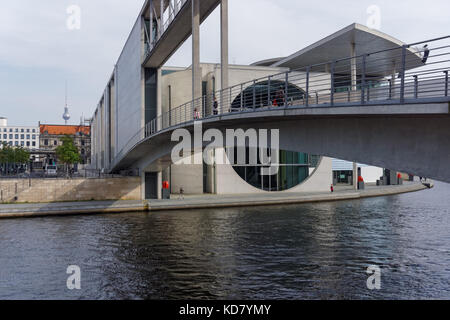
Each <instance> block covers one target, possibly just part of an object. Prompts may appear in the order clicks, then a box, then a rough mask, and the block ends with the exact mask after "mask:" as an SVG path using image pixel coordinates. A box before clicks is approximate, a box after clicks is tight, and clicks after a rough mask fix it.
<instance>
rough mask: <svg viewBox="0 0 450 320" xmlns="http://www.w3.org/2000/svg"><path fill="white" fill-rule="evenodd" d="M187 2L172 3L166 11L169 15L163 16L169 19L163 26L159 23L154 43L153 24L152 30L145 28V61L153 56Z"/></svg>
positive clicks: (174, 0)
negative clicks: (151, 35) (151, 34)
mask: <svg viewBox="0 0 450 320" xmlns="http://www.w3.org/2000/svg"><path fill="white" fill-rule="evenodd" d="M187 1H188V0H173V3H172V1H171V2H170V5H169V7H168V8H167V9H166V11H165V13H166V12H167V14H163V17H164V16H165V17H166V18H167V19H164V23H163V24H162V25H160V24H159V23H158V27H157V30H156V33H155V35H154V38H153V39H152V41H150V32H153V31H152V25H151V23H152V22H150V30H148V29H147V27H145V52H144V57H143V61H145V60H146V59H147V58H148V57H149V56H150V55H151V53H152V51H153V49H154V48H155V46H156V44H157V43H158V41H159V40H160V39H161V38H162V36H163V35H164V33H165V32H166V31H167V29H169V26H170V25H171V24H172V22H173V20H175V18H176V16H177V15H178V13H179V12H180V11H181V10H182V9H183V6H184V5H185V4H186V3H187ZM144 26H145V24H144Z"/></svg>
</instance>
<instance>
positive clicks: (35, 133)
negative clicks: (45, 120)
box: [0, 117, 39, 150]
mask: <svg viewBox="0 0 450 320" xmlns="http://www.w3.org/2000/svg"><path fill="white" fill-rule="evenodd" d="M3 143H7V144H9V145H10V146H13V147H22V148H25V149H29V150H35V149H38V148H39V127H37V126H36V127H33V126H8V119H7V118H4V117H0V145H2V144H3Z"/></svg>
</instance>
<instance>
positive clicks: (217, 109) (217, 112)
mask: <svg viewBox="0 0 450 320" xmlns="http://www.w3.org/2000/svg"><path fill="white" fill-rule="evenodd" d="M213 114H214V115H217V114H219V104H218V103H217V99H216V98H214V103H213Z"/></svg>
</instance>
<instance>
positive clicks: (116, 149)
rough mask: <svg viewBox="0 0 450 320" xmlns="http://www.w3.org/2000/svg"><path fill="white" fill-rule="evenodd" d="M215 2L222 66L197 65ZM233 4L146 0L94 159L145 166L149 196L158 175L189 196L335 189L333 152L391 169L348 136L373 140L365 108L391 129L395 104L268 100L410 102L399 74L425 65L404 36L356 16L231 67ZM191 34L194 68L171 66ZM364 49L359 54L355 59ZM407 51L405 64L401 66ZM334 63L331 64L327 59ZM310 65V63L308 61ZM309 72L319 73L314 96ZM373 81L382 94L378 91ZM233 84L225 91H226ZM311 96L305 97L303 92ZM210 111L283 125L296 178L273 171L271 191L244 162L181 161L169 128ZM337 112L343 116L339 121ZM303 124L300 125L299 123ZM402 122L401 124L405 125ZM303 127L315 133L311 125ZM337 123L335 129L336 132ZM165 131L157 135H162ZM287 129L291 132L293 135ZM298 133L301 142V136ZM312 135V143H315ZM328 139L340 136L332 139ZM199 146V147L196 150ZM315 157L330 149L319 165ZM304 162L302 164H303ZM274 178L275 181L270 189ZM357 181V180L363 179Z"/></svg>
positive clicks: (227, 121) (157, 190) (108, 94)
mask: <svg viewBox="0 0 450 320" xmlns="http://www.w3.org/2000/svg"><path fill="white" fill-rule="evenodd" d="M218 5H220V13H221V14H220V16H221V63H219V64H205V63H200V61H201V60H200V50H199V44H200V41H201V39H200V33H199V26H200V23H201V22H202V21H204V19H206V17H207V16H208V15H209V14H210V13H211V12H212V10H214V9H215V8H216V7H217V6H218ZM227 8H228V3H227V1H226V0H222V1H215V0H205V1H199V0H181V1H167V0H153V1H152V0H148V1H146V2H145V3H144V6H143V9H142V10H141V12H140V14H139V16H138V19H137V21H136V23H135V25H134V27H133V29H132V31H131V33H130V36H129V38H128V40H127V42H126V44H125V47H124V49H123V51H122V53H121V55H120V57H119V59H118V61H117V64H116V66H115V68H114V71H113V73H112V76H111V78H110V81H109V82H108V84H107V86H106V88H105V90H104V92H103V94H102V97H101V99H100V101H99V103H98V105H97V108H96V111H95V113H94V116H93V120H92V167H94V168H96V169H104V170H105V171H121V170H131V169H139V170H140V173H141V181H142V185H143V188H141V190H142V198H160V197H161V196H162V193H161V187H162V181H169V182H170V185H171V189H172V190H171V191H172V192H174V193H177V192H178V191H180V190H181V189H183V191H184V192H185V193H190V194H200V193H217V194H233V193H261V192H266V191H267V190H271V191H280V190H283V192H299V191H310V192H313V191H327V190H329V188H330V185H331V183H333V174H332V171H333V165H332V160H331V158H328V157H339V156H342V158H343V159H344V158H345V159H347V160H351V161H353V162H354V165H353V166H352V170H353V173H354V174H353V178H354V179H356V178H357V175H356V171H357V168H358V166H357V165H356V162H359V161H365V159H368V160H370V161H369V162H368V163H373V164H375V165H383V166H384V165H386V161H383V160H380V159H379V156H380V154H381V153H380V154H376V153H375V154H372V153H371V152H368V153H367V154H363V155H362V156H361V157H360V155H359V154H356V155H355V152H354V150H352V148H354V147H355V146H357V145H359V144H360V141H359V140H358V141H353V140H352V139H349V137H347V134H348V133H350V132H352V133H353V134H354V135H355V136H354V137H355V139H357V138H358V137H359V138H361V137H362V136H364V137H366V139H368V140H367V141H369V140H370V139H372V138H371V135H370V134H369V133H367V135H365V134H360V133H359V132H357V131H356V132H355V130H356V129H357V128H359V122H358V121H356V119H355V117H356V118H358V117H365V115H364V114H365V113H367V112H368V113H370V112H372V111H374V110H378V111H377V112H379V114H378V115H379V116H380V117H381V118H383V119H385V120H386V122H384V123H379V122H376V121H374V122H373V123H372V122H370V123H368V124H367V125H368V128H370V127H371V126H372V127H373V129H374V130H375V129H380V128H384V125H385V123H387V122H389V121H390V119H389V117H391V115H392V111H391V110H388V111H387V109H386V108H385V106H383V105H380V106H378V107H374V108H373V109H364V110H361V109H358V110H357V109H355V110H354V112H350V113H345V112H346V111H343V110H344V109H339V110H338V109H333V111H331V109H325V108H318V109H319V110H314V111H313V110H309V109H305V110H301V109H299V110H290V111H286V110H279V111H276V110H275V111H274V110H270V112H269V111H267V113H266V111H265V110H264V108H269V109H270V108H271V107H278V106H279V105H281V104H284V105H285V106H288V105H291V106H295V105H305V106H308V104H309V103H310V104H312V102H311V101H312V100H314V104H316V105H325V106H327V107H330V106H331V107H333V106H334V103H336V102H340V101H343V102H344V101H345V102H346V103H350V104H351V103H361V101H363V102H364V103H365V101H366V99H367V100H371V101H372V100H377V99H379V97H384V96H385V95H389V97H390V99H396V98H397V96H398V97H400V99H404V92H403V90H405V88H406V86H405V83H404V82H405V81H404V79H403V80H401V81H400V80H397V79H398V78H397V72H398V70H400V69H401V68H402V70H403V71H402V72H403V74H404V72H405V70H410V69H414V68H416V67H419V66H422V65H423V62H422V56H421V55H420V54H419V51H418V50H416V49H413V48H409V47H408V48H407V47H406V46H405V45H404V44H403V43H402V42H400V41H399V40H397V39H394V38H392V37H390V36H388V35H386V34H383V33H380V32H378V31H374V30H371V29H368V28H366V27H364V26H361V25H358V24H352V25H350V26H348V27H347V28H344V29H342V30H340V31H338V32H336V33H335V34H333V35H331V36H329V37H327V38H324V39H322V40H320V41H318V42H317V43H315V44H313V45H311V46H309V47H307V48H305V49H302V50H300V51H298V52H297V53H294V54H293V55H291V56H289V57H285V58H270V59H267V60H264V61H261V62H257V63H255V64H253V65H251V66H240V65H229V64H228V10H227ZM189 35H192V43H193V44H192V64H191V66H190V67H185V68H176V67H168V66H164V63H165V62H166V61H167V60H168V59H169V58H170V56H171V55H172V54H173V53H174V52H175V51H176V49H177V48H178V47H179V46H180V45H181V44H182V43H183V42H184V41H185V40H186V39H187V38H188V37H189ZM391 48H393V50H391ZM372 50H386V51H385V52H384V53H383V56H382V58H383V59H385V60H387V61H389V63H382V64H377V60H380V59H379V58H377V56H376V55H375V56H372V55H364V54H365V53H369V52H371V51H372ZM402 50H403V51H402ZM399 53H400V54H399ZM361 54H362V56H359V57H357V56H356V55H361ZM349 56H352V58H351V59H350V60H349V62H342V61H341V60H340V59H343V58H346V57H349ZM402 56H403V61H402V58H401V57H402ZM405 57H406V58H407V61H408V63H407V64H405V63H404V62H405ZM330 60H331V61H333V62H332V63H328V61H330ZM362 62H363V63H362ZM402 62H403V66H402ZM307 65H310V66H312V67H308V68H304V67H305V66H307ZM361 66H363V67H361ZM285 76H286V78H285ZM287 77H289V78H287ZM311 78H314V92H313V93H312V91H311V87H312V86H313V84H312V80H311ZM286 79H287V80H286ZM387 81H389V87H387V86H383V85H382V83H386V82H387ZM397 82H401V84H402V86H401V88H402V89H401V90H400V89H397V88H398V86H397ZM366 83H370V85H369V86H368V89H367V90H361V87H363V85H365V84H366ZM330 84H331V86H330ZM421 85H422V86H423V85H424V84H423V83H421V84H416V88H417V87H420V86H421ZM439 85H441V84H439ZM274 87H275V88H278V89H274ZM371 87H373V88H377V90H372V91H370V90H369V89H370V88H371ZM226 88H228V89H227V90H223V89H226ZM279 88H282V89H283V90H285V91H284V92H285V94H284V95H283V96H282V97H281V98H280V97H279V95H278V92H277V90H278V91H281V90H280V89H279ZM363 88H364V87H363ZM411 88H412V87H411ZM256 90H259V91H260V92H262V93H260V94H259V96H258V98H256V97H255V91H256ZM343 90H345V91H343ZM288 92H289V93H291V94H292V92H293V93H294V95H293V96H292V95H291V96H290V98H289V100H288V99H287V98H285V97H288ZM306 92H309V94H305V93H306ZM248 96H253V99H252V100H251V103H250V102H249V101H247V100H248V99H247V97H248ZM197 98H199V100H197V101H196V103H198V104H197V105H195V104H194V101H193V100H194V99H197ZM380 99H381V98H380ZM305 100H306V101H305ZM191 101H192V102H191ZM180 106H182V107H180ZM183 106H184V107H183ZM440 107H441V106H436V108H435V109H433V108H431V109H427V110H426V111H423V108H421V106H417V108H418V109H420V110H419V111H420V112H419V113H418V114H421V115H422V114H423V113H424V112H425V113H429V112H431V114H433V110H435V111H436V110H438V109H439V110H441V109H440ZM216 108H217V109H216ZM355 108H357V106H355ZM417 108H416V109H417ZM245 109H252V110H253V111H255V110H257V109H261V112H257V115H255V114H256V113H255V114H253V115H251V114H235V115H233V112H234V111H243V110H244V111H245ZM413 109H414V108H413ZM352 110H353V109H352ZM347 111H351V110H350V109H347ZM333 112H335V113H333ZM436 112H438V111H436ZM303 113H304V114H303ZM394 113H395V112H394ZM400 113H401V112H400ZM208 115H211V116H215V115H217V116H218V117H213V119H211V120H210V125H211V126H212V125H217V127H218V128H220V130H224V129H225V128H226V127H229V128H236V127H238V126H241V127H242V128H248V127H252V126H253V127H254V128H276V127H277V126H279V127H278V128H281V127H282V128H283V129H286V130H285V131H284V132H285V133H284V135H283V136H282V141H281V144H282V152H287V153H286V154H285V156H286V159H287V158H288V155H289V156H290V157H292V156H293V154H290V153H294V158H295V157H297V158H296V159H297V160H298V161H299V162H298V163H295V161H297V160H295V161H294V163H288V164H289V165H294V166H297V165H302V166H303V167H304V168H302V170H303V173H302V176H301V179H298V180H296V179H293V180H292V181H298V182H299V184H298V185H291V184H289V183H287V184H286V183H285V182H284V181H279V180H280V178H277V179H275V180H276V182H274V181H275V180H274V179H272V180H273V181H272V180H270V179H269V182H268V184H269V187H268V188H267V183H266V182H265V181H262V180H261V181H260V183H259V184H258V183H256V184H255V183H253V185H252V184H250V183H247V182H246V181H245V179H243V176H246V175H247V171H246V169H245V170H244V169H239V168H236V167H234V168H233V167H232V166H230V165H216V166H208V165H178V164H173V163H172V162H171V159H170V150H171V148H172V147H173V145H174V144H173V143H172V142H171V141H170V135H169V133H170V132H171V131H173V129H175V128H176V127H177V125H180V124H183V123H188V124H187V125H186V124H184V126H186V127H187V128H188V129H189V130H191V129H192V126H191V124H190V123H189V121H193V120H195V119H196V117H198V118H204V117H206V116H208ZM219 115H220V116H219ZM349 115H351V117H350V118H349ZM341 116H342V117H345V118H346V119H341V118H340V117H341ZM286 117H291V118H286ZM305 117H307V118H311V119H313V118H314V117H316V118H317V120H316V119H314V124H312V123H311V121H312V120H309V119H306V118H305ZM216 118H217V119H216ZM332 118H334V120H333V119H332ZM294 119H298V122H297V123H294V122H292V121H293V120H294ZM287 120H290V122H289V121H287ZM221 121H223V122H221ZM300 124H301V125H302V126H303V127H299V125H300ZM323 125H326V126H327V127H323ZM396 125H398V126H399V128H400V127H401V125H400V124H398V123H396ZM280 126H281V127H280ZM346 126H347V127H346ZM305 128H308V130H309V131H305ZM332 130H337V132H336V134H335V133H334V132H333V131H332ZM404 130H409V129H408V128H404ZM159 132H161V134H156V133H159ZM286 132H288V133H289V134H288V135H286ZM313 132H314V133H315V134H316V136H314V137H313V136H311V134H312V133H313ZM393 134H396V133H395V132H393ZM152 135H155V136H154V137H151V138H152V139H153V140H152V141H150V140H149V139H147V138H149V137H150V136H152ZM323 135H328V136H330V135H331V137H330V138H327V137H323ZM337 136H339V137H340V138H341V141H340V142H339V143H336V142H335V140H334V138H335V137H337ZM300 137H301V138H302V139H303V140H302V141H298V139H300ZM372 140H373V139H372ZM312 141H315V143H316V144H312ZM330 141H334V143H335V144H334V145H330V144H329V142H330ZM344 141H347V142H349V141H352V144H349V145H347V146H345V147H344V148H341V150H339V149H338V148H339V147H342V143H343V142H344ZM341 142H342V143H341ZM317 143H320V145H318V144H317ZM363 149H365V148H364V143H363ZM201 151H202V150H196V151H195V154H198V153H200V152H201ZM302 152H304V153H302ZM195 154H194V155H193V156H195ZM314 155H318V156H323V157H322V158H321V159H320V160H319V161H315V163H314V165H312V162H313V161H311V159H313V157H314ZM300 158H302V159H303V160H302V161H300V160H299V159H300ZM387 159H391V158H389V157H387ZM372 160H373V161H372ZM391 160H392V163H393V165H394V167H395V166H396V167H397V168H401V167H402V165H399V163H398V161H396V160H397V159H391ZM388 165H389V164H388ZM415 165H416V163H413V164H412V165H410V166H408V165H406V166H404V168H415V167H414V166H415ZM394 167H393V168H394ZM285 171H286V172H287V171H288V170H285ZM291 171H292V170H291ZM413 171H414V170H412V171H411V172H413ZM419 171H420V170H419ZM299 172H300V170H299ZM367 175H368V176H369V175H370V180H371V179H372V178H373V177H372V175H376V173H375V172H368V173H367ZM281 179H282V180H283V179H284V178H281ZM286 180H288V179H286ZM274 184H275V185H276V188H273V185H274ZM354 185H355V186H356V183H355V181H354ZM255 186H256V187H255ZM280 186H281V187H280ZM286 186H288V187H286Z"/></svg>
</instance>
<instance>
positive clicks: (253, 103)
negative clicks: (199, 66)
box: [231, 80, 320, 191]
mask: <svg viewBox="0 0 450 320" xmlns="http://www.w3.org/2000/svg"><path fill="white" fill-rule="evenodd" d="M287 88H288V92H289V98H290V99H291V98H292V99H294V100H299V99H302V98H303V97H304V95H305V92H304V91H303V90H302V89H300V88H298V87H296V86H294V85H292V84H288V86H287ZM285 90H286V82H284V81H278V80H275V81H274V80H272V81H270V83H269V81H262V82H258V83H256V84H254V85H251V86H249V87H247V88H246V89H245V90H244V91H243V92H242V93H241V94H239V95H238V96H237V97H236V98H235V99H234V101H233V103H232V104H231V111H237V110H240V109H241V108H247V109H251V108H260V107H266V106H283V105H284V104H285V101H284V99H285V94H284V93H285ZM236 154H237V152H236V151H235V157H236V156H237V155H236ZM246 158H247V159H249V150H248V149H247V157H246ZM319 158H320V157H318V156H311V155H308V154H306V153H300V152H291V151H285V150H281V151H280V154H279V162H280V167H279V170H278V173H277V174H275V175H272V176H267V175H261V169H262V167H263V166H261V165H258V166H249V165H239V166H233V168H234V170H235V171H236V173H237V174H238V175H239V176H240V177H241V178H242V179H243V180H245V181H246V182H247V183H249V184H250V185H252V186H254V187H256V188H258V189H262V190H265V191H283V190H288V189H291V188H293V187H295V186H297V185H299V184H301V183H302V182H304V181H305V180H306V179H307V178H308V177H309V173H310V171H312V170H311V169H314V168H315V167H316V166H317V164H318V159H319ZM234 163H237V159H235V162H234Z"/></svg>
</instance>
